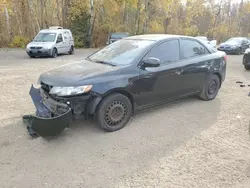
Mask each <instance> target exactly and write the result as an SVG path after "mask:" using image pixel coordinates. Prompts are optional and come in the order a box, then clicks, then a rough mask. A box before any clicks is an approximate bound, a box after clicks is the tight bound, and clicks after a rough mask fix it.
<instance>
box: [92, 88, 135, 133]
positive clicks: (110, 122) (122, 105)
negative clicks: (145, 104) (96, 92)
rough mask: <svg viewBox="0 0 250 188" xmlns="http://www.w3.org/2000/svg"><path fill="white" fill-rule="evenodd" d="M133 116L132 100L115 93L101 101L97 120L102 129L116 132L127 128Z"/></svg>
mask: <svg viewBox="0 0 250 188" xmlns="http://www.w3.org/2000/svg"><path fill="white" fill-rule="evenodd" d="M131 114H132V104H131V102H130V100H129V99H128V98H127V97H126V96H125V95H122V94H119V93H114V94H111V95H109V96H107V97H106V98H104V99H103V101H101V104H100V106H99V107H98V109H97V112H96V118H97V122H98V125H99V126H100V127H101V128H102V129H104V130H106V131H108V132H114V131H117V130H119V129H122V128H123V127H125V126H126V124H127V123H128V121H129V119H130V117H131Z"/></svg>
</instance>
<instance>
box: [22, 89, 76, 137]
mask: <svg viewBox="0 0 250 188" xmlns="http://www.w3.org/2000/svg"><path fill="white" fill-rule="evenodd" d="M29 94H30V96H31V98H32V101H33V103H34V105H35V107H36V114H35V115H24V116H23V120H24V122H25V124H26V126H27V129H28V131H29V134H30V135H31V136H32V137H37V136H41V137H49V136H56V135H58V134H59V133H60V132H62V131H63V130H64V129H65V128H66V127H68V125H69V124H70V122H71V120H72V118H73V114H72V110H71V108H70V107H69V106H68V105H67V104H64V103H61V102H57V101H55V100H54V99H52V98H51V97H50V96H49V95H48V94H46V93H45V92H44V91H43V90H42V89H36V88H35V87H34V86H33V85H32V86H31V88H30V92H29Z"/></svg>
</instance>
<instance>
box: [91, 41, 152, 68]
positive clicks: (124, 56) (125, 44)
mask: <svg viewBox="0 0 250 188" xmlns="http://www.w3.org/2000/svg"><path fill="white" fill-rule="evenodd" d="M154 42H155V41H151V40H124V39H123V40H119V41H117V42H115V43H112V44H110V45H108V46H106V47H104V48H103V49H101V50H99V51H98V52H96V53H94V54H93V55H91V56H89V57H88V59H90V60H91V61H95V62H100V61H101V62H108V63H110V64H113V65H116V66H124V65H128V64H131V63H132V61H133V60H135V59H136V58H137V57H138V55H140V53H141V52H142V51H143V50H144V49H145V48H146V47H148V46H149V45H151V44H153V43H154Z"/></svg>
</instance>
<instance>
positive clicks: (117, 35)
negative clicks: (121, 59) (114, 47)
mask: <svg viewBox="0 0 250 188" xmlns="http://www.w3.org/2000/svg"><path fill="white" fill-rule="evenodd" d="M127 36H128V34H127V33H111V36H110V38H112V39H120V38H125V37H127Z"/></svg>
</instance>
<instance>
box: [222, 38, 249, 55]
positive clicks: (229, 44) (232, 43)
mask: <svg viewBox="0 0 250 188" xmlns="http://www.w3.org/2000/svg"><path fill="white" fill-rule="evenodd" d="M249 44H250V43H249V41H248V39H247V38H245V37H233V38H230V39H228V40H227V41H226V42H224V43H221V44H220V45H219V47H218V50H220V51H224V52H226V53H233V54H238V55H240V54H242V53H244V52H245V50H246V49H247V48H248V47H249Z"/></svg>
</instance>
